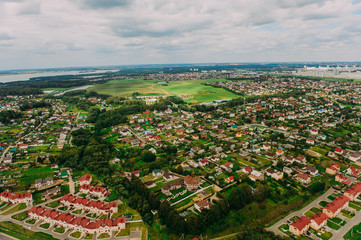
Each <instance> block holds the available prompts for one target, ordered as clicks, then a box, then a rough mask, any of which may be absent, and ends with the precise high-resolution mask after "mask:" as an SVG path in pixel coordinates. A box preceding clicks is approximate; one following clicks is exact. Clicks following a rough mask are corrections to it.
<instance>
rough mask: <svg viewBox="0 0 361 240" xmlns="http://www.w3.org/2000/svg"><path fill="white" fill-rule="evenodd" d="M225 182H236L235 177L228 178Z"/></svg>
mask: <svg viewBox="0 0 361 240" xmlns="http://www.w3.org/2000/svg"><path fill="white" fill-rule="evenodd" d="M224 181H225V182H226V183H231V182H233V181H234V177H233V176H229V177H227V178H226V179H224Z"/></svg>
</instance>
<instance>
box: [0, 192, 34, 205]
mask: <svg viewBox="0 0 361 240" xmlns="http://www.w3.org/2000/svg"><path fill="white" fill-rule="evenodd" d="M0 200H1V202H7V203H12V204H17V203H26V204H29V203H32V202H33V197H32V195H31V194H30V193H27V192H25V193H16V194H13V193H11V192H8V191H3V192H2V193H0Z"/></svg>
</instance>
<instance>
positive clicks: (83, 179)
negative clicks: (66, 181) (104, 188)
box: [79, 174, 92, 186]
mask: <svg viewBox="0 0 361 240" xmlns="http://www.w3.org/2000/svg"><path fill="white" fill-rule="evenodd" d="M91 182H92V176H91V175H90V174H85V175H84V176H82V177H80V178H79V185H80V186H81V185H84V184H90V183H91Z"/></svg>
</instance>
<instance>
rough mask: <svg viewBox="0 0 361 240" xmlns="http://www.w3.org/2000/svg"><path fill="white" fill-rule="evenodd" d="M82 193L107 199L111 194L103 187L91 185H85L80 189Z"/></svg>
mask: <svg viewBox="0 0 361 240" xmlns="http://www.w3.org/2000/svg"><path fill="white" fill-rule="evenodd" d="M79 191H80V193H84V194H91V195H93V196H96V197H107V196H109V195H110V192H109V191H108V190H106V189H105V188H103V187H97V186H92V185H90V184H83V185H81V186H80V188H79Z"/></svg>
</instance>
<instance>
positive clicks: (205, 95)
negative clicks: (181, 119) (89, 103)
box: [87, 79, 239, 102]
mask: <svg viewBox="0 0 361 240" xmlns="http://www.w3.org/2000/svg"><path fill="white" fill-rule="evenodd" d="M224 80H225V79H211V80H189V81H171V82H169V83H168V86H161V85H159V84H158V83H157V82H159V81H160V80H143V79H122V80H113V81H109V82H107V83H105V84H101V85H96V86H94V87H91V88H88V89H87V91H95V92H98V93H101V94H109V95H113V96H123V97H124V96H125V97H126V96H131V95H132V93H134V92H139V93H140V94H141V95H147V96H154V95H183V96H185V95H188V96H190V98H189V99H188V101H189V102H210V101H213V100H220V99H232V98H237V97H239V96H238V95H235V94H233V93H231V92H228V91H226V90H224V89H222V88H214V87H212V86H204V85H202V83H205V82H215V81H224Z"/></svg>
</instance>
